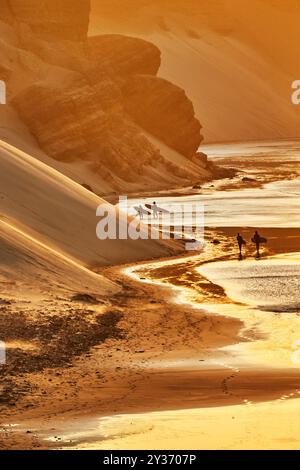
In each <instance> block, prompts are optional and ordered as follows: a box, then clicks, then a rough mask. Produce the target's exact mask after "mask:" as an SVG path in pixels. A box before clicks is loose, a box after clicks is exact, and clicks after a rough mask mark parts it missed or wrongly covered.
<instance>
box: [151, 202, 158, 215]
mask: <svg viewBox="0 0 300 470" xmlns="http://www.w3.org/2000/svg"><path fill="white" fill-rule="evenodd" d="M152 210H153V218H154V219H157V218H158V207H157V204H156V202H155V201H154V202H153V204H152Z"/></svg>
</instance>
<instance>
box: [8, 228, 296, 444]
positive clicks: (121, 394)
mask: <svg viewBox="0 0 300 470" xmlns="http://www.w3.org/2000/svg"><path fill="white" fill-rule="evenodd" d="M251 230H252V229H244V230H243V233H244V235H245V234H248V233H250V232H251ZM235 232H236V229H234V228H231V229H222V230H220V229H217V230H209V231H208V232H207V234H206V243H207V246H208V250H206V253H205V254H200V255H199V254H196V255H193V256H191V255H190V254H189V255H188V256H184V257H182V256H181V257H175V258H173V259H168V260H155V261H151V262H147V263H145V262H144V263H142V264H141V265H140V264H138V265H136V264H135V265H134V266H122V267H112V268H106V269H105V272H104V275H105V276H106V277H108V278H109V279H111V280H114V281H117V282H118V283H119V284H120V285H122V287H123V289H122V291H121V293H119V294H117V295H116V296H115V298H114V299H112V304H113V305H114V309H115V311H118V312H119V313H121V314H122V319H121V321H120V323H118V327H119V328H120V330H121V331H122V337H121V338H113V339H107V340H106V341H105V342H104V343H103V344H101V345H97V346H95V347H93V348H92V349H91V350H90V351H88V352H86V353H85V354H83V355H81V356H79V357H78V358H75V359H74V360H73V361H72V364H71V365H69V366H68V367H67V368H65V367H64V366H63V367H58V368H56V369H45V370H43V371H41V372H37V373H32V374H27V375H26V374H24V376H23V381H24V382H27V383H28V382H29V383H30V387H31V390H32V392H31V394H29V395H30V396H29V397H28V396H25V399H24V398H22V397H21V396H20V403H18V402H17V404H16V406H15V407H13V408H12V409H10V410H3V411H2V413H1V415H2V419H1V427H2V429H4V431H2V439H1V440H2V442H3V446H4V447H5V448H14V447H15V448H19V447H20V446H21V448H57V447H61V445H62V444H63V437H61V436H63V435H64V432H66V430H67V429H68V427H70V426H71V427H72V426H75V427H76V422H77V421H78V422H80V420H82V419H92V418H93V417H95V416H98V417H101V416H103V417H104V416H113V415H118V414H123V413H143V412H152V411H159V410H161V411H162V410H170V409H172V410H174V409H182V408H185V409H188V408H195V409H196V408H199V407H201V408H202V407H210V406H212V407H218V406H229V405H236V404H241V403H243V401H244V400H246V399H251V401H253V402H262V401H268V400H273V399H277V398H280V396H282V395H286V394H288V393H289V392H291V390H294V389H295V388H296V385H297V381H298V380H299V374H298V372H297V370H296V371H291V370H289V371H284V370H277V371H276V370H275V371H274V370H269V371H268V370H267V369H266V368H260V369H259V370H255V368H253V367H251V366H250V367H248V368H247V369H245V370H243V371H240V370H239V372H238V373H236V372H234V371H233V370H232V367H231V366H227V365H226V361H224V358H225V357H226V354H228V353H224V352H221V351H220V348H222V347H224V346H228V345H232V344H236V343H238V342H239V341H243V339H242V337H240V335H239V332H240V331H241V329H242V327H243V322H242V320H241V319H240V320H238V319H233V318H229V317H226V316H220V315H217V316H215V315H213V314H211V313H210V314H207V312H205V310H201V309H200V310H197V309H195V308H194V306H193V305H189V302H188V301H186V300H185V299H182V298H179V299H178V290H179V293H180V292H181V291H182V289H183V290H185V289H187V293H188V296H191V298H192V297H193V296H195V295H196V296H197V302H199V303H200V302H208V303H209V302H211V303H215V302H220V303H222V302H230V300H229V299H228V298H227V297H226V294H225V293H224V291H223V290H222V289H221V288H220V287H219V286H216V285H214V284H212V283H210V282H208V281H207V280H205V279H201V277H199V275H198V274H197V276H198V278H197V279H195V271H194V269H195V268H196V267H198V266H199V265H200V264H201V263H205V262H211V261H216V260H222V259H227V260H229V259H235V258H236V257H237V248H236V246H235V239H234V236H235V235H234V234H235ZM287 233H289V236H290V237H291V240H292V243H290V244H289V245H288V246H286V244H285V247H284V246H282V240H285V235H287ZM263 234H264V235H266V236H267V238H268V239H269V243H268V253H266V252H265V253H263V256H267V255H274V254H280V253H281V252H282V251H285V250H288V251H289V250H290V251H291V252H293V251H295V248H296V246H297V245H298V243H299V240H300V229H299V230H298V229H292V230H291V231H290V230H288V229H265V230H263ZM214 240H218V242H219V243H218V244H215V243H213V241H214ZM224 253H225V254H224ZM251 256H252V254H251ZM153 266H154V267H155V268H154V269H153ZM149 268H150V269H149ZM130 269H133V270H135V271H137V270H138V277H140V279H139V280H138V279H134V278H130V277H128V274H129V273H128V270H130ZM157 281H158V282H157ZM153 282H154V283H153ZM192 286H193V287H192ZM193 289H196V290H194V292H192V290H193ZM102 308H103V307H102ZM106 308H107V306H106V307H104V310H105V309H106ZM253 338H255V336H253ZM199 365H200V367H199ZM232 375H233V376H234V377H232ZM24 379H26V380H24ZM18 380H20V379H19V378H18ZM233 383H234V387H232V384H233ZM229 384H230V385H229ZM249 384H251V386H249ZM19 387H20V384H19ZM232 388H233V389H232ZM29 389H30V388H29ZM182 394H183V395H182ZM28 405H30V406H29V407H28ZM20 416H22V419H21V420H20ZM12 423H16V424H18V426H16V427H10V426H7V425H9V424H12ZM72 423H73V424H72ZM51 429H52V431H51ZM51 435H52V437H53V439H52V440H50V441H49V440H44V439H49V438H50V437H51ZM55 436H56V437H55Z"/></svg>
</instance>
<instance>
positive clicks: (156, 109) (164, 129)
mask: <svg viewBox="0 0 300 470" xmlns="http://www.w3.org/2000/svg"><path fill="white" fill-rule="evenodd" d="M122 91H123V94H124V99H125V107H126V111H127V112H128V114H130V116H132V117H133V119H134V120H135V122H137V123H138V124H139V125H140V126H141V127H143V128H144V129H147V131H149V132H151V133H152V134H153V135H155V136H156V137H158V138H159V139H161V140H163V141H164V142H166V143H167V144H168V145H169V146H170V147H172V148H174V149H175V150H177V151H178V152H180V153H182V154H183V155H185V156H187V157H192V156H193V155H194V154H195V152H196V151H197V149H198V147H199V145H200V143H201V140H202V137H201V135H200V129H201V126H200V123H199V121H198V120H197V119H196V118H195V113H194V108H193V104H192V102H191V101H190V100H189V99H188V98H187V96H186V95H185V93H184V91H183V90H182V89H181V88H179V87H177V86H176V85H173V84H172V83H170V82H168V81H167V80H163V79H162V78H157V77H151V76H146V75H143V76H141V75H138V76H135V77H130V79H128V80H127V81H126V82H125V84H124V86H123V88H122Z"/></svg>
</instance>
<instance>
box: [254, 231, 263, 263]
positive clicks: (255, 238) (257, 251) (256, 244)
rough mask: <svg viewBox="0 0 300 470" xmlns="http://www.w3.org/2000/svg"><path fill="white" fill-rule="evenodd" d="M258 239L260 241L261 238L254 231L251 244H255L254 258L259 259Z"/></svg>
mask: <svg viewBox="0 0 300 470" xmlns="http://www.w3.org/2000/svg"><path fill="white" fill-rule="evenodd" d="M260 239H261V236H260V235H259V233H258V231H257V230H256V231H255V234H254V236H253V238H252V240H253V242H254V243H255V246H256V256H257V257H258V258H259V257H260V252H259V248H260Z"/></svg>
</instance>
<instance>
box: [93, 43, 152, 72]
mask: <svg viewBox="0 0 300 470" xmlns="http://www.w3.org/2000/svg"><path fill="white" fill-rule="evenodd" d="M88 55H89V59H90V60H91V62H92V63H93V64H96V65H97V64H98V65H99V64H101V65H102V66H106V67H108V68H110V69H111V70H112V71H113V72H114V73H115V74H118V75H135V74H145V75H156V74H157V72H158V69H159V67H160V63H161V53H160V50H159V49H158V47H156V46H154V44H151V43H150V42H148V41H143V40H142V39H136V38H132V37H129V36H121V35H119V34H103V35H102V36H94V37H91V38H89V39H88Z"/></svg>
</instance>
